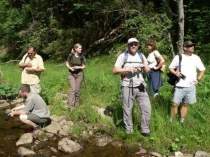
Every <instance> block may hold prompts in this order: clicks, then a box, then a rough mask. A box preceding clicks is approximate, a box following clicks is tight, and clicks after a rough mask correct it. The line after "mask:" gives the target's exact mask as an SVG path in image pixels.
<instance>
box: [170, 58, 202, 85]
mask: <svg viewBox="0 0 210 157" xmlns="http://www.w3.org/2000/svg"><path fill="white" fill-rule="evenodd" d="M178 67H179V55H176V56H175V57H174V59H173V60H172V62H171V64H170V65H169V68H170V69H175V68H177V71H179V69H178ZM197 69H198V70H199V71H204V70H205V67H204V65H203V63H202V61H201V59H200V57H198V56H197V55H195V54H192V55H191V56H186V55H185V54H182V60H181V73H182V74H183V75H185V76H186V78H185V79H184V80H183V79H180V80H179V82H178V83H177V84H176V86H177V87H190V86H192V85H194V82H195V81H196V80H197Z"/></svg>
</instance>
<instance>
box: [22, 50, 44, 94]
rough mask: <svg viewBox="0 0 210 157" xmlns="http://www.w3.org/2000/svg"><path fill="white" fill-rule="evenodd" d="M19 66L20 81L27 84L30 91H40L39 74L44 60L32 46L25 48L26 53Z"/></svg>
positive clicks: (42, 69)
mask: <svg viewBox="0 0 210 157" xmlns="http://www.w3.org/2000/svg"><path fill="white" fill-rule="evenodd" d="M19 67H20V68H22V69H23V70H22V74H21V83H22V84H28V85H29V86H30V89H31V92H33V93H38V94H39V93H40V92H41V85H40V76H41V73H42V72H43V71H44V62H43V59H42V57H41V56H40V55H38V54H37V53H36V48H35V47H34V46H30V47H28V48H27V53H26V54H25V55H24V56H23V58H22V60H21V61H20V63H19Z"/></svg>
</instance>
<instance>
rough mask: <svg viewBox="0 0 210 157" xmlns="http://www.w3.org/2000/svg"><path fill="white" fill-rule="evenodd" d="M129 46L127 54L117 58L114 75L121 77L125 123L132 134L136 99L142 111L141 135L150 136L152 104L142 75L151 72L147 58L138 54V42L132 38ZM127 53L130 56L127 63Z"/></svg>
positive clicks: (127, 131)
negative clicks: (133, 110)
mask: <svg viewBox="0 0 210 157" xmlns="http://www.w3.org/2000/svg"><path fill="white" fill-rule="evenodd" d="M127 44H128V48H127V52H124V53H122V54H121V55H120V56H119V57H118V58H117V61H116V62H115V65H114V68H113V73H114V74H120V75H121V91H122V108H123V121H124V124H125V129H126V133H127V134H129V133H132V132H133V121H132V109H133V104H134V100H135V99H136V100H137V101H138V104H139V107H140V111H141V134H142V135H143V136H150V127H149V123H150V117H151V104H150V100H149V96H148V94H147V92H146V90H145V88H146V83H145V81H144V78H143V75H142V74H143V72H149V70H150V68H149V67H148V66H147V64H148V63H147V59H146V58H145V56H144V55H143V54H141V55H140V54H139V52H137V50H138V40H137V39H136V38H130V39H129V40H128V42H127ZM126 53H127V55H128V56H127V61H126V62H125V58H126V56H125V54H126Z"/></svg>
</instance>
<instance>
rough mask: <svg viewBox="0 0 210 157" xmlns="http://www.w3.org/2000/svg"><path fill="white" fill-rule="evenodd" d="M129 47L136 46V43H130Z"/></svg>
mask: <svg viewBox="0 0 210 157" xmlns="http://www.w3.org/2000/svg"><path fill="white" fill-rule="evenodd" d="M129 46H131V47H132V46H138V43H130V44H129Z"/></svg>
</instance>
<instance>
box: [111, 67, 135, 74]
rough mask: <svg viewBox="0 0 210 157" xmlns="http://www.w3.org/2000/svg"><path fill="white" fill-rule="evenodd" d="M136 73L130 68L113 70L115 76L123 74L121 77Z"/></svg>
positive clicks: (115, 68)
mask: <svg viewBox="0 0 210 157" xmlns="http://www.w3.org/2000/svg"><path fill="white" fill-rule="evenodd" d="M133 71H134V67H129V68H118V67H116V66H115V67H114V69H113V73H114V74H121V75H124V74H125V73H129V72H131V73H133Z"/></svg>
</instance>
